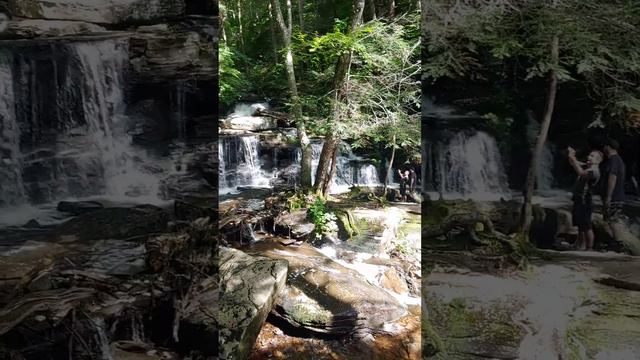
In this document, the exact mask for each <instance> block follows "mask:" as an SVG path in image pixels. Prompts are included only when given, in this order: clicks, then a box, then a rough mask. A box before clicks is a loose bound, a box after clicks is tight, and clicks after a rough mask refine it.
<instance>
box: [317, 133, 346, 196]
mask: <svg viewBox="0 0 640 360" xmlns="http://www.w3.org/2000/svg"><path fill="white" fill-rule="evenodd" d="M334 135H335V134H334V133H329V134H328V135H327V136H326V137H325V139H324V144H323V145H322V152H321V153H320V159H319V161H318V168H317V169H316V183H315V184H314V190H315V191H316V193H318V194H319V195H324V196H326V195H327V194H328V193H329V189H330V187H331V180H332V179H331V169H332V168H333V165H334V164H333V160H332V159H333V156H334V153H336V154H337V151H338V145H339V144H340V141H339V139H337V138H336V137H335V136H334Z"/></svg>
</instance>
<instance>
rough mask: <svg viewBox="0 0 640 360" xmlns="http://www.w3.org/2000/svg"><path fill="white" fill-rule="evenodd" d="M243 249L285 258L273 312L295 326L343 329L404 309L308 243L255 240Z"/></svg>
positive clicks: (376, 324)
mask: <svg viewBox="0 0 640 360" xmlns="http://www.w3.org/2000/svg"><path fill="white" fill-rule="evenodd" d="M245 251H247V252H248V253H250V254H254V255H263V256H266V257H269V258H272V259H277V260H286V261H288V262H289V275H288V277H287V286H286V288H285V289H284V294H283V296H281V297H280V298H279V300H278V301H277V303H276V308H275V312H276V314H277V315H279V316H281V317H282V318H283V319H285V320H286V321H287V322H289V323H290V324H291V325H293V326H295V327H300V328H304V329H305V330H309V331H314V332H320V333H330V334H348V333H352V332H354V331H356V330H359V329H378V328H382V327H383V326H384V325H385V324H387V323H390V322H392V321H395V320H397V319H399V318H401V317H402V316H404V315H406V314H407V310H406V308H405V307H404V306H403V305H402V304H401V303H400V302H398V301H397V300H396V299H395V298H394V297H393V296H391V295H390V294H389V293H387V292H386V291H384V290H382V289H380V288H379V287H376V286H374V285H372V284H370V283H369V282H367V281H366V280H365V279H364V278H363V277H362V276H361V275H360V274H359V273H357V272H356V271H355V270H351V269H348V268H346V267H344V266H342V265H340V264H338V263H337V262H335V261H333V260H331V259H330V258H329V257H327V256H325V255H324V254H322V253H321V252H319V251H318V250H316V249H315V248H313V247H312V246H310V245H308V244H302V245H300V246H283V245H281V244H279V243H275V242H259V243H256V244H253V245H251V246H250V247H248V248H247V249H246V250H245Z"/></svg>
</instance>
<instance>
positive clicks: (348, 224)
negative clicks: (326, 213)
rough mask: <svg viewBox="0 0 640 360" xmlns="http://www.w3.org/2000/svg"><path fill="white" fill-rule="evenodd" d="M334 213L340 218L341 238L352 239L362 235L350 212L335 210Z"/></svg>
mask: <svg viewBox="0 0 640 360" xmlns="http://www.w3.org/2000/svg"><path fill="white" fill-rule="evenodd" d="M333 212H334V213H335V214H336V217H337V218H338V229H339V232H340V233H339V234H340V237H341V238H342V237H346V238H349V239H352V238H353V237H354V236H356V235H359V234H360V229H358V224H357V222H356V220H355V218H354V216H353V213H352V212H351V211H350V210H340V209H335V210H333Z"/></svg>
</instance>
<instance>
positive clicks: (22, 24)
mask: <svg viewBox="0 0 640 360" xmlns="http://www.w3.org/2000/svg"><path fill="white" fill-rule="evenodd" d="M106 32H107V30H106V29H105V28H104V27H102V26H99V25H96V24H91V23H88V22H84V21H64V20H40V19H19V20H16V21H10V22H9V23H8V26H7V29H6V30H5V31H4V32H2V33H0V39H33V38H40V37H57V36H71V35H82V34H89V33H93V34H99V33H106Z"/></svg>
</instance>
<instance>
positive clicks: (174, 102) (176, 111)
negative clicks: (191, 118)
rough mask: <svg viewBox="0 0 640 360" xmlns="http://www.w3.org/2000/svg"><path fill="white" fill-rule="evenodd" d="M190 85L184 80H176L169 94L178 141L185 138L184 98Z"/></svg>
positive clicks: (189, 89)
mask: <svg viewBox="0 0 640 360" xmlns="http://www.w3.org/2000/svg"><path fill="white" fill-rule="evenodd" d="M191 88H192V85H191V84H190V83H189V82H188V81H186V80H178V81H177V83H176V85H175V89H174V91H172V92H171V94H170V95H171V99H170V100H171V112H172V115H173V119H174V121H175V125H174V126H175V128H176V130H177V136H178V139H179V140H180V141H184V140H185V139H186V137H187V118H186V115H185V114H186V96H187V93H188V92H190V91H191Z"/></svg>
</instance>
